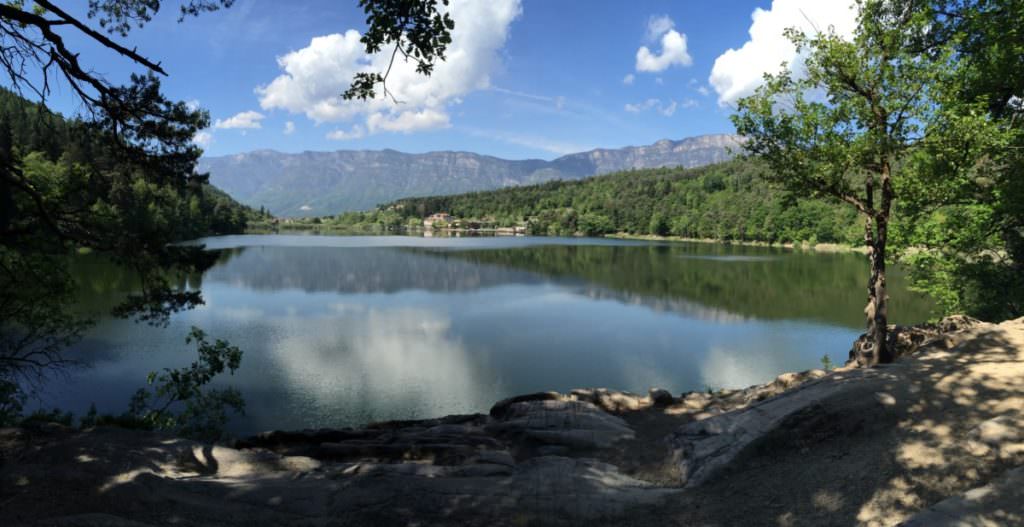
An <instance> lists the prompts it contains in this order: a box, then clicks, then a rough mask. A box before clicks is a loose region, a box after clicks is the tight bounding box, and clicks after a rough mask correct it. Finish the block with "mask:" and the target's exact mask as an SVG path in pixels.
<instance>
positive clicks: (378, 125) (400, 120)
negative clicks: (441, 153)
mask: <svg viewBox="0 0 1024 527" xmlns="http://www.w3.org/2000/svg"><path fill="white" fill-rule="evenodd" d="M449 126H451V123H450V122H449V121H448V114H447V113H445V112H444V111H443V110H436V109H434V108H424V109H423V110H420V111H407V112H401V113H383V112H377V113H372V114H370V115H369V116H368V117H367V118H366V128H367V129H368V130H369V131H370V133H371V134H373V133H377V132H379V131H385V132H404V133H409V132H419V131H421V130H431V129H434V128H448V127H449Z"/></svg>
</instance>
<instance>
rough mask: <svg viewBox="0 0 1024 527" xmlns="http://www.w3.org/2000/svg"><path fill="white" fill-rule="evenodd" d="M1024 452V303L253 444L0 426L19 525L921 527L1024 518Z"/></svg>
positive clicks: (9, 515)
mask: <svg viewBox="0 0 1024 527" xmlns="http://www.w3.org/2000/svg"><path fill="white" fill-rule="evenodd" d="M794 386H796V387H794ZM1019 466H1024V319H1019V320H1016V321H1009V322H1006V323H1003V324H1000V325H992V324H983V325H980V326H977V327H974V328H972V329H969V330H966V331H962V332H958V333H954V334H948V335H945V336H943V337H942V338H940V339H939V340H938V341H936V342H934V343H932V344H931V345H929V346H927V347H925V348H924V349H922V350H921V351H920V352H919V353H918V354H916V355H915V356H914V357H913V358H910V359H906V360H903V361H901V362H899V363H897V364H894V365H890V366H886V367H882V368H876V369H872V370H850V371H842V372H836V373H833V374H830V375H824V374H823V373H822V372H805V373H804V374H800V375H795V374H787V375H784V376H780V378H779V379H778V380H776V381H775V382H773V383H769V384H767V385H763V386H758V387H752V388H749V389H747V390H740V391H732V392H722V393H718V394H715V395H713V396H712V395H708V394H700V393H691V394H684V395H683V396H680V397H673V396H672V395H671V394H667V393H655V392H652V394H651V395H649V396H646V397H640V396H635V395H631V394H623V393H620V392H609V391H604V390H580V391H576V392H573V393H572V394H566V395H562V394H534V395H531V396H526V397H523V398H519V399H514V400H508V401H503V402H502V403H499V404H497V405H496V406H495V408H494V409H493V410H492V412H491V415H471V416H450V417H447V418H442V419H435V420H426V421H413V422H404V423H386V424H382V425H378V426H372V427H367V428H364V429H357V430H324V431H307V432H292V433H275V434H269V435H265V436H262V437H257V438H253V439H252V440H250V441H248V442H244V443H241V444H239V445H237V448H226V447H222V446H210V445H202V444H199V443H193V442H189V441H185V440H181V439H174V438H169V437H166V436H162V435H159V434H152V433H139V432H131V431H126V430H118V429H96V430H91V431H86V432H79V431H74V430H68V429H63V428H60V427H49V428H43V429H36V430H23V429H7V430H0V524H2V525H5V526H8V525H123V526H129V525H131V526H139V525H164V524H174V525H184V526H189V525H196V526H198V525H244V526H246V527H254V526H259V525H282V524H290V525H317V526H323V525H402V526H411V525H417V526H424V527H425V526H440V525H468V526H473V525H480V526H488V527H496V526H503V525H514V526H528V525H587V526H588V527H591V526H597V525H616V526H620V525H642V526H648V525H658V526H661V525H679V526H684V525H685V526H693V525H696V526H731V525H744V526H746V525H752V526H756V525H765V526H768V525H771V526H789V525H844V526H845V525H895V524H898V523H899V522H901V521H903V520H907V519H909V518H911V517H912V516H913V515H914V514H917V513H920V512H921V511H924V510H925V509H928V508H929V507H931V506H933V505H936V504H939V503H940V502H941V503H942V505H939V506H938V507H937V509H936V510H933V511H930V512H927V511H926V512H925V514H931V516H922V518H925V519H924V520H922V521H923V523H922V521H918V523H917V524H916V525H930V524H931V523H932V522H933V521H936V520H935V518H952V517H953V516H951V515H950V514H951V513H950V511H951V510H952V511H954V512H955V511H959V513H960V514H961V517H962V518H966V519H967V520H969V521H973V522H974V523H973V524H978V525H984V524H985V523H983V522H982V519H987V520H988V521H990V522H991V524H993V525H1014V524H1017V525H1024V511H1022V510H1020V509H1021V508H1024V504H1021V503H1020V502H1019V500H1016V499H1015V497H1016V496H1018V495H1019V492H1016V491H1013V492H1003V491H1002V490H1001V489H1004V488H1006V486H1007V485H1010V486H1011V487H1012V486H1013V485H1014V484H1015V483H1014V482H1018V481H1019V480H1020V476H1019V475H1018V473H1017V472H1012V471H1011V469H1012V468H1013V467H1019ZM999 482H1004V483H999ZM1005 482H1010V483H1005ZM988 484H991V485H992V486H990V487H987V488H988V489H989V490H984V489H982V490H978V491H972V492H968V493H967V494H966V497H964V496H960V494H961V493H964V492H967V491H970V489H974V488H978V487H983V486H985V485H988ZM1000 485H1002V486H1000ZM1015 492H1016V493H1015ZM972 496H973V497H972ZM958 507H959V508H958ZM929 518H930V519H929Z"/></svg>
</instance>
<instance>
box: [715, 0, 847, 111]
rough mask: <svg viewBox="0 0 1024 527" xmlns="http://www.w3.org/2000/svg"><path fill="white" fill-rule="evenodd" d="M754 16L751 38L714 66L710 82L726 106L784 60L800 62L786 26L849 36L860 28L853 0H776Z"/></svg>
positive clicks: (752, 89) (724, 55) (752, 87)
mask: <svg viewBox="0 0 1024 527" xmlns="http://www.w3.org/2000/svg"><path fill="white" fill-rule="evenodd" d="M751 19H752V23H751V25H750V40H748V41H747V42H746V43H744V44H743V45H742V46H741V47H740V48H738V49H730V50H728V51H726V52H725V53H723V54H722V55H720V56H719V57H718V58H717V59H716V60H715V64H714V66H713V67H712V68H711V77H710V78H709V79H708V82H710V83H711V86H712V87H713V88H714V89H715V92H717V93H718V103H719V104H721V105H723V106H725V105H729V104H732V103H735V102H736V100H737V99H739V98H741V97H744V96H747V95H750V94H751V93H753V92H754V90H755V89H757V87H758V86H760V85H761V82H762V81H763V78H764V74H765V73H776V72H778V71H779V70H780V68H781V65H782V63H783V62H785V63H787V64H789V65H790V66H797V65H799V63H800V57H798V56H797V52H796V48H794V47H793V44H792V43H790V42H789V40H788V39H786V37H785V36H784V35H783V31H784V30H786V29H787V28H790V27H796V28H799V29H802V30H804V31H806V32H808V33H812V32H815V31H816V30H826V29H827V28H832V29H833V30H835V32H836V34H838V35H840V36H842V37H847V38H848V37H850V36H851V35H853V31H854V29H855V28H856V25H857V11H856V6H855V4H854V3H853V2H849V1H844V0H836V1H829V2H824V1H822V0H773V1H772V5H771V7H770V8H769V9H768V10H764V9H761V8H757V9H755V10H754V13H753V14H752V15H751Z"/></svg>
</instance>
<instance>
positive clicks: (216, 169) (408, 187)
mask: <svg viewBox="0 0 1024 527" xmlns="http://www.w3.org/2000/svg"><path fill="white" fill-rule="evenodd" d="M737 144H738V143H737V138H736V136H732V135H706V136H700V137H692V138H688V139H683V140H681V141H669V140H663V141H658V142H657V143H655V144H653V145H649V146H639V147H626V148H618V149H597V150H591V151H589V152H581V153H578V154H569V155H566V156H563V157H560V158H557V159H554V160H552V161H544V160H540V159H527V160H520V161H513V160H507V159H500V158H497V157H492V156H485V155H480V154H474V153H471V152H428V153H425V154H405V153H402V152H397V151H394V150H379V151H367V150H339V151H336V152H302V153H299V154H284V153H280V152H275V151H273V150H257V151H255V152H249V153H245V154H237V155H231V156H220V157H207V158H203V159H202V160H201V162H200V167H199V168H200V170H201V171H204V172H209V173H210V181H211V182H212V183H213V184H215V185H217V186H218V187H220V188H222V189H224V190H225V191H226V192H228V193H229V194H231V195H232V196H233V197H234V198H236V199H238V200H239V201H241V202H243V203H246V204H248V205H252V206H256V207H259V206H266V207H267V208H268V209H269V210H270V211H271V212H273V213H274V214H277V215H284V216H299V215H303V216H310V215H323V214H334V213H337V212H342V211H347V210H365V209H370V208H373V207H374V206H376V205H378V204H381V203H386V202H389V201H394V200H395V199H398V198H403V197H412V196H430V195H440V194H456V193H462V192H469V191H474V190H490V189H496V188H502V187H509V186H516V185H527V184H531V183H540V182H544V181H549V180H552V179H581V178H585V177H589V176H593V175H597V174H604V173H608V172H614V171H618V170H627V169H630V168H652V167H663V166H683V167H696V166H702V165H707V164H711V163H717V162H720V161H724V160H726V159H728V158H729V157H731V154H730V153H729V148H731V147H735V146H736V145H737Z"/></svg>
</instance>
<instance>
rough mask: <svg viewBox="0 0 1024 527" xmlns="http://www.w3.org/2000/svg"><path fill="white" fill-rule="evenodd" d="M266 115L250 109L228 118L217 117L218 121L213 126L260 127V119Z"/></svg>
mask: <svg viewBox="0 0 1024 527" xmlns="http://www.w3.org/2000/svg"><path fill="white" fill-rule="evenodd" d="M265 117H266V116H265V115H263V114H261V113H259V112H254V111H251V110H250V111H248V112H241V113H238V114H235V115H233V116H231V117H228V118H227V119H217V122H215V123H213V127H214V128H225V129H230V128H241V129H251V128H260V121H262V120H263V119H264V118H265Z"/></svg>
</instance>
